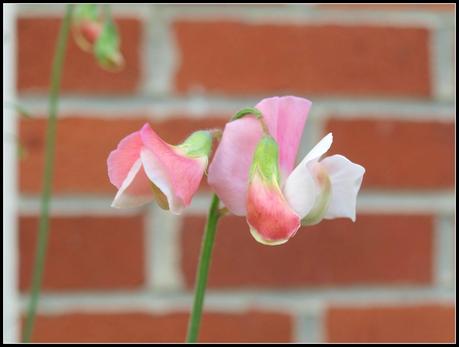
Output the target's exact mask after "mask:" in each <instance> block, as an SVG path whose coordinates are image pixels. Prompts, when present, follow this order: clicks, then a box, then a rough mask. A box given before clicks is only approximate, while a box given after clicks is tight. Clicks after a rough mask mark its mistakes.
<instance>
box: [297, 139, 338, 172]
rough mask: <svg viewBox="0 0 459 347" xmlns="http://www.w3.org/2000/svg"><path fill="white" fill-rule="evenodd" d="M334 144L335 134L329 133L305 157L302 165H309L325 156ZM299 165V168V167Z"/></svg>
mask: <svg viewBox="0 0 459 347" xmlns="http://www.w3.org/2000/svg"><path fill="white" fill-rule="evenodd" d="M332 143H333V134H332V133H328V134H327V135H325V136H324V137H323V138H322V140H320V141H319V142H318V143H317V145H315V146H314V147H313V148H312V149H311V150H310V151H309V153H308V154H307V155H306V156H305V157H304V159H303V160H302V161H301V163H300V164H299V165H301V164H303V163H304V164H307V163H308V162H310V161H311V160H314V159H319V158H320V156H322V155H323V154H325V153H326V152H327V151H328V150H329V149H330V147H331V145H332ZM299 165H298V166H299Z"/></svg>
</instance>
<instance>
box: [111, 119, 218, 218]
mask: <svg viewBox="0 0 459 347" xmlns="http://www.w3.org/2000/svg"><path fill="white" fill-rule="evenodd" d="M211 147H212V135H211V133H210V132H209V131H197V132H194V133H193V134H191V135H190V136H189V137H188V138H187V139H186V140H185V141H184V142H183V143H182V144H180V145H177V146H172V145H169V144H167V143H166V142H164V141H163V140H162V139H161V138H160V137H159V136H158V135H157V134H156V133H155V132H154V131H153V130H152V129H151V127H150V126H149V125H148V124H145V125H144V126H143V127H142V129H141V130H140V131H136V132H134V133H132V134H130V135H128V136H126V137H125V138H124V139H122V140H121V141H120V143H119V144H118V147H117V148H116V149H115V150H114V151H112V152H111V153H110V155H109V156H108V159H107V165H108V176H109V178H110V182H111V183H112V184H113V185H114V186H116V188H118V193H117V194H116V196H115V199H114V200H113V203H112V207H117V208H123V207H136V206H141V205H143V204H146V203H148V202H150V201H152V200H156V202H157V203H158V204H159V205H160V206H161V207H162V208H164V209H170V211H171V212H173V213H175V214H179V213H180V212H181V211H182V210H183V208H184V207H186V206H188V205H189V204H190V203H191V199H192V197H193V195H194V194H195V192H196V191H197V190H198V188H199V184H200V182H201V179H202V176H203V174H204V171H205V169H206V167H207V162H208V155H209V152H210V150H211Z"/></svg>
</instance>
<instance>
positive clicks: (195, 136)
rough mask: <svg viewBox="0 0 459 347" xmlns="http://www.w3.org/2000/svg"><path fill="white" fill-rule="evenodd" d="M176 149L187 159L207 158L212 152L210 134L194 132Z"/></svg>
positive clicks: (207, 132) (202, 131)
mask: <svg viewBox="0 0 459 347" xmlns="http://www.w3.org/2000/svg"><path fill="white" fill-rule="evenodd" d="M176 147H177V148H178V149H180V151H181V152H182V153H183V154H185V155H186V156H188V157H207V156H208V155H209V154H210V151H211V150H212V134H211V132H210V131H207V130H198V131H195V132H194V133H192V134H191V135H190V136H188V137H187V139H186V140H185V141H183V142H182V143H181V144H180V145H178V146H176Z"/></svg>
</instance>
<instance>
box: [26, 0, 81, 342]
mask: <svg viewBox="0 0 459 347" xmlns="http://www.w3.org/2000/svg"><path fill="white" fill-rule="evenodd" d="M72 10H73V5H67V10H66V14H65V17H64V20H63V22H62V24H61V28H60V31H59V37H58V39H57V45H56V51H55V53H54V60H53V66H52V71H51V88H50V92H49V118H48V125H47V129H46V144H45V166H44V173H43V190H42V195H41V213H40V223H39V227H38V242H37V250H36V254H35V265H34V270H33V277H32V287H31V293H30V302H29V307H28V314H27V319H26V322H25V326H24V331H23V336H22V339H23V341H24V342H30V338H31V336H32V332H33V325H34V321H35V314H36V310H37V304H38V298H39V296H40V289H41V282H42V277H43V268H44V264H45V255H46V246H47V243H48V219H49V218H48V217H49V200H50V198H51V186H52V181H53V167H54V153H55V144H56V118H57V106H58V99H59V90H60V83H61V73H62V66H63V62H64V56H65V51H66V46H67V36H68V32H69V28H70V20H71V14H72Z"/></svg>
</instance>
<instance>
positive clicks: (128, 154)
mask: <svg viewBox="0 0 459 347" xmlns="http://www.w3.org/2000/svg"><path fill="white" fill-rule="evenodd" d="M142 145H143V143H142V138H141V137H140V132H139V131H136V132H134V133H132V134H130V135H128V136H126V137H125V138H123V139H122V140H121V141H120V143H119V144H118V146H117V148H116V149H115V150H113V151H112V152H111V153H110V154H109V156H108V159H107V167H108V177H109V179H110V182H111V183H112V184H113V185H114V186H115V187H116V188H118V189H120V188H121V185H122V184H123V182H124V180H125V179H126V177H127V175H128V173H129V171H130V170H131V168H132V167H133V165H134V163H135V162H136V161H137V160H138V159H139V156H140V150H141V148H142Z"/></svg>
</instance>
